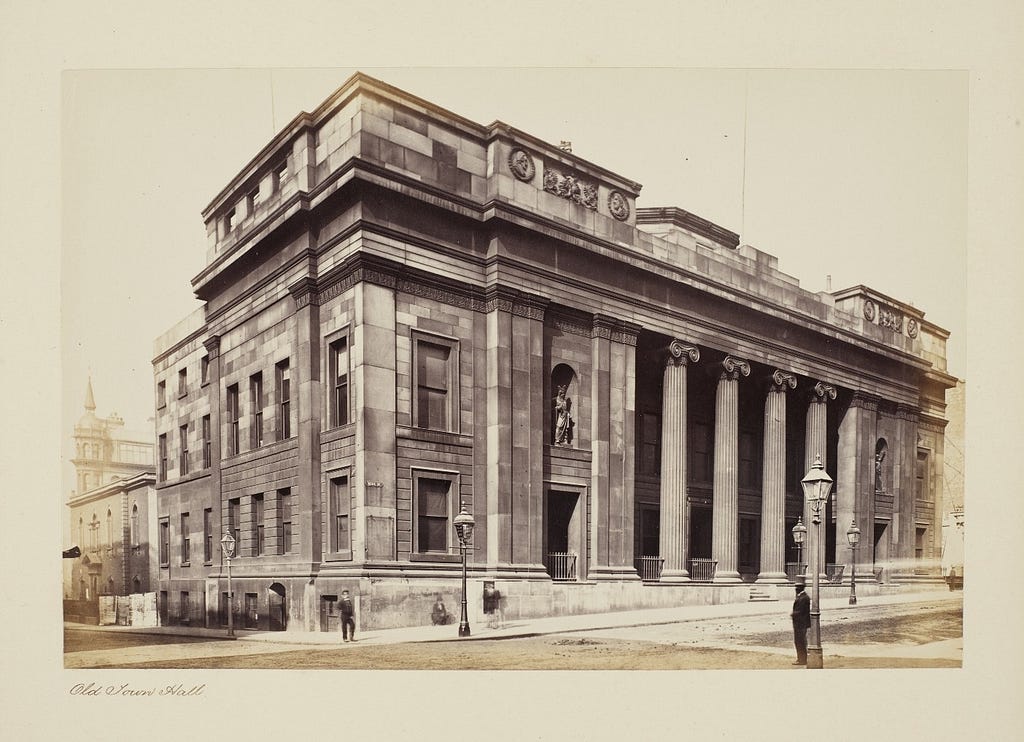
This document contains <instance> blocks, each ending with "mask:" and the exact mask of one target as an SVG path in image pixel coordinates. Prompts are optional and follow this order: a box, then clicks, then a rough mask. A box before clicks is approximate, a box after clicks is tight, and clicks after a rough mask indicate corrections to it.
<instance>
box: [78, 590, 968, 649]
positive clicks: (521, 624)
mask: <svg viewBox="0 0 1024 742" xmlns="http://www.w3.org/2000/svg"><path fill="white" fill-rule="evenodd" d="M962 600H963V593H962V592H947V591H942V590H931V591H923V592H916V593H906V594H898V595H876V596H864V597H858V605H855V606H851V605H849V603H848V598H845V597H844V598H830V599H823V600H822V601H821V612H822V615H823V616H824V615H825V614H830V613H834V612H839V611H843V612H845V611H851V612H855V611H857V609H858V608H859V607H863V606H882V605H899V604H913V603H935V602H949V603H950V604H953V603H959V602H961V601H962ZM789 610H790V603H789V601H786V600H781V601H777V602H770V603H726V604H718V605H694V606H680V607H678V608H652V609H645V610H634V611H621V612H616V613H589V614H583V615H572V616H555V617H550V618H530V619H517V620H514V621H505V622H502V623H492V624H488V623H481V622H476V623H472V624H471V630H472V635H471V636H470V637H465V638H461V639H460V638H459V636H458V624H457V623H452V624H447V625H445V626H415V627H410V628H400V629H378V630H375V631H365V632H359V633H358V634H357V637H358V641H357V644H402V643H407V642H432V641H473V640H480V639H511V638H515V637H525V636H542V635H548V634H562V633H568V632H580V631H601V630H607V629H621V628H629V627H633V626H657V625H662V624H675V623H684V622H688V621H703V620H707V619H716V618H718V619H721V618H731V617H748V616H759V615H763V616H781V617H783V618H786V619H787V623H788V617H789ZM66 625H67V626H68V627H70V628H75V629H85V630H92V631H108V632H123V633H131V634H159V635H164V636H190V637H201V638H209V639H226V636H225V630H224V629H206V628H191V627H186V626H162V627H156V628H135V627H129V626H85V625H80V624H66ZM235 634H236V639H237V640H238V641H239V642H244V643H245V644H249V643H250V642H264V643H268V644H273V645H276V646H275V651H281V647H280V645H283V644H291V645H304V646H318V645H319V646H328V647H337V646H339V645H342V640H341V634H340V632H331V633H328V632H282V631H264V632H256V631H249V630H237V631H236V632H235ZM247 651H252V649H251V647H250V649H246V650H243V649H241V648H239V650H238V651H237V652H235V651H233V652H232V654H234V653H239V654H241V653H244V652H247ZM258 651H261V652H262V651H267V650H266V649H261V650H258Z"/></svg>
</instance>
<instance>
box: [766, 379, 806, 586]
mask: <svg viewBox="0 0 1024 742" xmlns="http://www.w3.org/2000/svg"><path fill="white" fill-rule="evenodd" d="M789 389H796V376H794V375H793V374H787V373H786V372H784V371H779V370H776V371H775V373H773V374H772V385H771V388H770V389H769V390H768V396H767V398H766V399H765V403H764V457H763V458H764V469H763V473H764V474H763V480H762V481H763V494H762V495H761V571H760V573H759V574H758V576H757V581H758V582H786V579H787V578H786V391H787V390H789Z"/></svg>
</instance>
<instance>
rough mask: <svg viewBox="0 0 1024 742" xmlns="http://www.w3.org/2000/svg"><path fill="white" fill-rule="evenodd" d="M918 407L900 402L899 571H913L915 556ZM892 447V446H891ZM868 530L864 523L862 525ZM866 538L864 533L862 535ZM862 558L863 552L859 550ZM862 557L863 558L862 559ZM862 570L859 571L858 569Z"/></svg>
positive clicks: (895, 512) (895, 524) (895, 522)
mask: <svg viewBox="0 0 1024 742" xmlns="http://www.w3.org/2000/svg"><path fill="white" fill-rule="evenodd" d="M917 423H918V411H917V409H916V408H914V407H911V406H909V405H902V404H900V405H896V443H897V445H896V446H895V449H896V451H894V453H897V452H898V459H897V460H896V462H894V466H893V477H892V483H893V503H892V530H893V534H892V540H893V546H894V555H895V557H896V569H895V571H897V572H906V571H912V570H908V569H907V566H906V565H910V564H911V563H912V562H913V559H914V537H915V527H914V499H915V497H916V493H915V491H914V490H915V487H916V484H917V435H918V433H917ZM890 450H891V449H890ZM860 529H861V531H862V532H863V531H864V526H863V525H861V526H860ZM861 541H863V536H862V538H861ZM857 556H858V558H859V557H860V556H861V554H860V553H858V555H857ZM858 561H860V559H858ZM858 574H859V572H858Z"/></svg>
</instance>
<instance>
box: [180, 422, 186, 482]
mask: <svg viewBox="0 0 1024 742" xmlns="http://www.w3.org/2000/svg"><path fill="white" fill-rule="evenodd" d="M178 449H179V451H178V474H179V475H180V476H185V475H186V474H188V423H186V424H184V425H182V426H181V427H180V428H178Z"/></svg>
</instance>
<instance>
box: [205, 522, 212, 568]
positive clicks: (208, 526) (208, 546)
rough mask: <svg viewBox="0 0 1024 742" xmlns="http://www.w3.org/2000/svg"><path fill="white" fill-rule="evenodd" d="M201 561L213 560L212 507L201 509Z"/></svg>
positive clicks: (208, 561)
mask: <svg viewBox="0 0 1024 742" xmlns="http://www.w3.org/2000/svg"><path fill="white" fill-rule="evenodd" d="M203 561H204V562H206V563H207V564H209V563H210V562H212V561H213V508H206V509H205V510H203Z"/></svg>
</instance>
